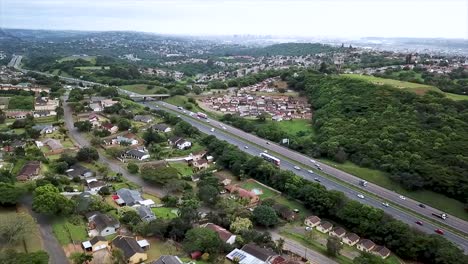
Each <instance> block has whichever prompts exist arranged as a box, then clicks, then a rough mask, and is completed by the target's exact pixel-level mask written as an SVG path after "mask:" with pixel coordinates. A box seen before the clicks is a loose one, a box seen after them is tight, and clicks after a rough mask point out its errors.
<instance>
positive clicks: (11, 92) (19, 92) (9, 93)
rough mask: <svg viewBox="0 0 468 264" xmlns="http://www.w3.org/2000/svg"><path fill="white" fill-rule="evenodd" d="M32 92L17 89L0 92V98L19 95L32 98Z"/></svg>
mask: <svg viewBox="0 0 468 264" xmlns="http://www.w3.org/2000/svg"><path fill="white" fill-rule="evenodd" d="M34 94H35V93H34V92H33V91H26V90H22V89H18V90H0V95H1V96H2V97H4V96H17V95H21V96H34Z"/></svg>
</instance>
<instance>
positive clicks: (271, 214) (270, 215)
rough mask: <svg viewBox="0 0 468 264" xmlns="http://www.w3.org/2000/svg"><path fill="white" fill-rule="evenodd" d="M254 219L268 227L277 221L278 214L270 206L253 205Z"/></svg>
mask: <svg viewBox="0 0 468 264" xmlns="http://www.w3.org/2000/svg"><path fill="white" fill-rule="evenodd" d="M253 219H254V221H255V222H256V223H257V224H259V225H262V226H266V227H270V226H274V225H276V224H277V223H278V216H277V215H276V212H275V210H274V209H273V208H271V207H270V206H265V205H260V206H257V207H255V209H254V211H253Z"/></svg>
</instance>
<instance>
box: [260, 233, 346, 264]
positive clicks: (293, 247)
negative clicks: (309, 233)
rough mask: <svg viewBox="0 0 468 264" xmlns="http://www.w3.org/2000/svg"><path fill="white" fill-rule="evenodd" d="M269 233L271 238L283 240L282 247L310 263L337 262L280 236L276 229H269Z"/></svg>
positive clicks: (334, 263) (335, 263) (327, 263)
mask: <svg viewBox="0 0 468 264" xmlns="http://www.w3.org/2000/svg"><path fill="white" fill-rule="evenodd" d="M269 232H270V234H271V238H272V239H273V240H274V241H276V240H278V239H280V238H282V239H283V240H284V249H286V250H289V251H291V252H293V253H294V254H296V255H299V256H301V257H303V258H306V259H307V260H309V261H310V262H311V263H320V264H337V263H338V262H336V261H334V260H332V259H329V258H328V257H327V256H324V255H322V254H320V253H318V252H315V251H313V250H311V249H309V248H307V247H305V246H303V245H301V244H299V243H297V242H296V241H294V240H292V239H289V238H287V237H284V236H281V235H280V234H278V232H276V231H269Z"/></svg>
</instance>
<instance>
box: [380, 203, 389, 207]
mask: <svg viewBox="0 0 468 264" xmlns="http://www.w3.org/2000/svg"><path fill="white" fill-rule="evenodd" d="M382 205H383V206H385V207H389V206H390V205H389V204H388V203H382Z"/></svg>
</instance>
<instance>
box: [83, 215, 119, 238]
mask: <svg viewBox="0 0 468 264" xmlns="http://www.w3.org/2000/svg"><path fill="white" fill-rule="evenodd" d="M86 217H87V218H88V227H89V230H90V231H89V236H90V237H92V236H108V235H112V234H115V233H116V232H117V229H118V228H119V227H120V223H119V221H117V220H115V219H114V218H112V217H110V216H108V215H106V214H103V213H101V212H91V213H87V214H86Z"/></svg>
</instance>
